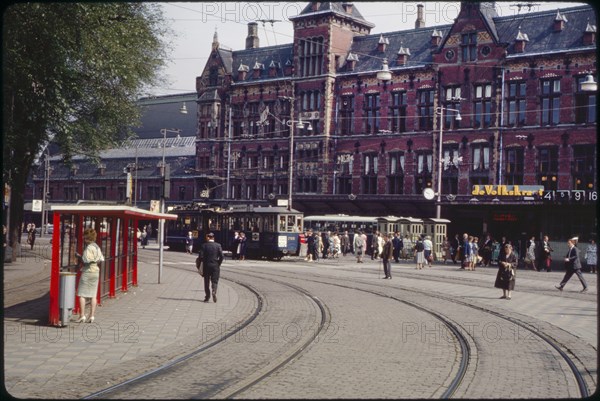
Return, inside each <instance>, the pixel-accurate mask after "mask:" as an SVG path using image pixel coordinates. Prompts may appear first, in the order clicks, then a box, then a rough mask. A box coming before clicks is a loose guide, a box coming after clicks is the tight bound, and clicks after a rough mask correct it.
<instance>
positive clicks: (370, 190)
mask: <svg viewBox="0 0 600 401" xmlns="http://www.w3.org/2000/svg"><path fill="white" fill-rule="evenodd" d="M377 170H378V165H377V154H366V155H364V158H363V176H362V193H363V194H372V195H375V194H377Z"/></svg>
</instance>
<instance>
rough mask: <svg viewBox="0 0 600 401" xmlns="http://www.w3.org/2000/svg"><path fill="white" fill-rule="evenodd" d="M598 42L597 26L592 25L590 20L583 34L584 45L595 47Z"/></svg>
mask: <svg viewBox="0 0 600 401" xmlns="http://www.w3.org/2000/svg"><path fill="white" fill-rule="evenodd" d="M595 42H596V25H592V24H590V21H589V20H588V22H587V26H586V27H585V31H584V32H583V44H584V45H585V46H589V45H593V44H594V43H595Z"/></svg>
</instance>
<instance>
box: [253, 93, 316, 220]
mask: <svg viewBox="0 0 600 401" xmlns="http://www.w3.org/2000/svg"><path fill="white" fill-rule="evenodd" d="M292 93H293V92H292ZM281 98H282V99H284V100H289V101H290V103H291V107H290V116H291V118H290V119H289V120H287V121H282V120H280V119H279V118H277V116H275V115H273V114H272V113H271V112H270V111H269V107H268V106H267V107H266V108H265V110H264V111H263V112H262V113H261V116H260V121H259V122H258V124H261V125H262V124H265V122H266V120H267V117H268V116H271V117H273V118H274V119H275V120H277V121H278V122H279V123H280V124H283V125H286V126H288V127H290V161H289V174H288V175H289V177H288V210H292V188H293V185H294V178H293V175H294V125H296V128H299V129H303V128H306V129H307V130H308V131H312V125H311V124H310V122H308V121H306V122H304V121H302V119H300V120H294V119H293V118H294V96H293V95H292V96H291V97H281ZM305 124H306V125H305Z"/></svg>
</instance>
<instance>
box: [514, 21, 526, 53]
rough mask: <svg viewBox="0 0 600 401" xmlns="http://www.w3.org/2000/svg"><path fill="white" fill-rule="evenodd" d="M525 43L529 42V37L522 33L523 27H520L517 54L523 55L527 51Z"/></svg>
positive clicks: (516, 47) (516, 41) (516, 46)
mask: <svg viewBox="0 0 600 401" xmlns="http://www.w3.org/2000/svg"><path fill="white" fill-rule="evenodd" d="M525 42H529V37H528V36H527V34H526V33H523V32H521V27H519V33H517V37H516V38H515V52H517V53H523V52H524V51H525Z"/></svg>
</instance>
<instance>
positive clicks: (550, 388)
mask: <svg viewBox="0 0 600 401" xmlns="http://www.w3.org/2000/svg"><path fill="white" fill-rule="evenodd" d="M38 244H39V246H40V247H39V248H38V249H36V250H35V251H34V252H29V251H24V252H23V255H22V256H21V257H20V258H19V260H17V262H15V263H11V264H6V265H5V266H4V342H3V344H4V363H5V365H4V373H5V374H4V380H5V383H4V384H5V388H6V390H7V391H8V392H9V393H10V394H11V395H13V396H16V397H22V398H48V397H50V398H80V397H83V396H85V395H87V394H90V393H92V392H95V391H99V390H101V389H102V388H105V387H107V386H109V385H111V384H114V383H116V382H119V381H123V380H125V379H127V378H130V377H133V376H135V375H137V374H139V373H142V372H144V371H147V370H149V369H153V368H155V367H157V366H160V365H162V364H164V363H165V362H167V361H170V360H173V359H174V358H178V357H180V356H182V355H185V354H186V353H189V352H191V351H192V350H195V349H197V348H198V347H200V346H202V345H203V344H207V343H208V342H210V341H213V340H214V339H215V338H216V337H218V336H219V335H221V334H222V333H223V328H231V327H235V326H236V325H239V324H240V322H243V321H245V320H246V319H248V318H249V317H250V316H251V315H252V314H253V313H254V312H255V311H256V308H257V307H258V301H257V298H256V296H255V295H254V294H252V293H251V292H250V291H249V290H248V289H247V288H245V287H243V286H241V285H238V284H236V282H234V281H231V280H235V281H239V282H247V283H248V284H251V285H252V286H254V287H256V288H257V290H259V293H261V294H264V296H265V298H266V299H267V303H266V304H265V305H268V308H267V309H265V311H268V312H269V313H268V314H265V315H264V316H261V318H263V319H267V320H262V321H257V322H256V323H255V324H254V326H252V325H251V327H252V328H250V326H249V328H248V330H254V331H246V332H242V333H240V334H239V335H238V337H237V340H238V341H237V343H236V342H235V339H236V338H235V337H232V338H230V339H229V340H228V341H225V342H223V343H221V344H219V345H218V346H216V347H215V348H214V350H213V351H211V352H206V353H203V354H202V357H201V358H199V359H198V360H197V361H196V362H194V361H192V360H190V361H189V362H186V364H188V365H185V366H187V367H188V369H189V370H191V371H193V372H205V373H202V374H199V373H198V375H197V376H198V377H197V380H196V382H195V383H194V382H186V381H184V380H183V379H181V380H180V381H181V383H178V380H177V379H175V380H169V381H165V380H161V381H160V383H162V385H163V387H165V383H172V384H170V385H168V386H166V388H167V389H169V388H170V389H171V390H172V392H171V393H169V394H170V397H169V398H178V397H179V398H190V396H191V395H194V396H195V397H201V398H206V397H215V398H222V397H227V396H228V395H230V394H233V391H234V390H235V389H237V388H241V386H242V385H243V384H245V383H248V382H249V381H250V380H251V379H253V378H254V377H259V376H260V375H261V374H263V373H265V372H268V371H269V369H270V368H271V367H272V366H274V364H275V361H279V360H282V358H283V359H284V358H285V357H287V356H289V355H290V354H291V353H292V352H294V350H295V349H296V348H297V347H295V346H296V345H297V344H300V343H302V342H303V341H304V340H305V339H306V338H308V337H306V335H308V334H309V333H308V332H304V333H303V335H302V336H301V337H299V339H301V340H302V341H297V342H293V341H290V338H291V337H290V336H292V335H293V334H292V333H293V332H292V331H290V330H291V329H290V328H291V327H294V328H298V327H299V328H301V329H307V330H308V331H309V332H310V331H311V330H313V327H314V324H315V322H316V321H317V320H319V319H320V317H319V312H318V310H317V307H316V305H315V303H314V302H312V301H310V300H309V298H307V297H306V296H300V295H298V294H294V291H293V290H292V289H290V288H287V289H284V288H282V287H280V286H279V287H278V285H277V284H274V283H273V282H271V284H267V283H268V281H265V280H267V279H269V278H270V279H272V280H276V281H281V282H285V283H290V284H293V285H296V286H299V287H302V288H304V289H305V290H306V291H308V292H310V293H311V294H313V295H316V296H317V298H318V299H319V300H320V301H322V302H323V303H324V304H325V305H326V308H327V311H328V314H329V323H328V326H327V329H326V330H325V331H324V332H323V335H322V336H321V337H320V338H319V339H318V341H316V342H314V343H312V344H311V345H310V346H309V347H307V349H306V350H303V351H302V352H301V353H300V354H299V355H298V357H297V358H295V359H294V360H293V361H291V362H290V363H288V364H287V365H285V367H284V368H283V369H279V370H277V371H276V372H274V373H273V374H272V375H270V376H268V377H266V378H265V379H264V380H262V381H261V382H259V383H258V384H257V385H255V386H253V387H251V388H249V389H248V390H247V391H245V392H243V393H240V394H239V395H236V396H239V397H242V398H339V397H345V398H357V397H358V398H415V397H432V398H436V397H439V396H440V394H441V392H442V391H443V390H444V388H445V387H446V386H447V385H448V383H449V381H450V380H451V378H452V377H453V375H454V374H455V372H456V364H457V358H458V355H459V350H458V349H457V346H456V344H455V343H454V342H453V341H450V342H449V341H448V340H447V339H444V340H439V339H438V338H437V337H435V335H433V339H434V340H431V338H432V335H431V334H427V330H428V329H430V327H431V326H433V327H441V326H439V325H440V322H439V321H437V320H436V319H435V318H434V317H433V316H430V315H426V314H425V313H424V312H422V311H419V310H417V309H415V308H412V307H410V306H409V305H407V304H403V303H401V302H397V301H394V300H393V299H392V298H391V297H396V298H402V299H405V300H408V301H410V302H415V303H419V304H420V305H423V306H424V307H427V308H435V309H438V310H439V311H440V313H442V314H444V315H445V316H448V317H449V318H450V319H451V320H452V321H453V322H456V323H457V324H458V325H459V326H460V327H463V328H466V329H465V331H466V332H467V334H468V336H467V337H468V339H469V341H470V344H471V347H472V348H473V350H474V354H473V355H472V356H471V363H470V368H469V370H468V371H467V375H466V376H465V381H466V382H468V383H471V384H470V385H463V386H462V387H459V389H458V390H457V393H456V396H458V397H465V398H519V397H521V398H529V397H531V398H539V397H550V398H556V397H576V396H577V394H576V392H575V391H576V390H575V388H576V387H575V386H574V383H573V379H572V375H569V374H568V373H564V372H565V371H566V370H565V369H566V368H565V366H564V362H563V361H561V360H560V358H558V356H557V354H556V353H555V352H554V351H552V350H551V349H549V347H548V346H545V345H543V344H541V343H540V342H539V341H538V340H536V339H534V338H532V336H531V335H530V333H529V332H526V331H519V330H521V329H519V328H517V327H516V326H514V325H511V323H509V322H506V321H501V320H499V318H498V317H493V316H492V315H489V314H487V315H486V314H485V313H484V312H482V311H479V312H476V311H474V310H473V309H472V308H471V309H469V307H468V306H467V305H475V306H477V307H479V308H483V309H488V310H491V311H495V312H497V313H501V314H503V315H506V316H510V317H514V318H515V319H518V320H519V321H522V322H526V323H527V324H529V325H530V326H531V327H534V328H535V329H536V330H539V331H540V332H544V333H549V334H550V335H551V337H552V338H554V339H556V340H557V341H558V342H560V343H561V344H562V345H563V347H565V348H566V349H569V350H570V352H572V353H573V354H575V355H576V358H575V362H576V364H577V365H578V366H579V367H580V370H582V371H584V372H585V371H586V370H587V375H586V381H587V384H588V387H589V388H590V390H591V392H593V391H595V389H596V385H597V370H596V367H597V329H598V325H597V304H598V302H597V297H598V293H597V278H596V277H595V276H593V275H590V274H586V278H587V280H588V283H589V284H590V291H589V292H588V293H586V294H580V293H579V292H578V291H579V289H580V284H579V283H578V282H577V281H576V279H572V280H571V282H569V284H568V285H567V287H566V288H565V290H564V291H563V292H558V291H557V290H556V289H554V285H555V284H557V283H558V282H559V281H560V279H561V278H562V275H563V273H562V272H551V273H545V272H544V273H538V272H534V271H519V272H518V277H517V284H516V291H515V292H514V294H513V299H512V300H511V301H505V300H500V299H498V298H499V296H500V295H501V291H500V290H497V289H494V288H493V282H494V278H495V274H496V268H495V267H490V268H479V269H477V270H476V271H474V272H468V271H464V270H460V269H458V268H457V267H456V266H454V265H441V264H440V265H435V266H434V267H433V268H430V269H425V270H419V271H418V270H415V269H414V265H413V264H412V263H406V262H402V263H400V264H393V266H392V272H393V276H394V278H393V279H392V280H381V279H380V278H379V277H382V276H383V274H382V270H381V263H379V262H377V261H370V260H367V261H366V263H364V264H361V265H358V264H356V263H355V260H354V259H353V258H352V257H350V256H348V257H346V258H341V259H336V260H322V261H321V262H318V263H308V262H304V261H302V260H298V259H285V260H283V261H282V262H266V261H244V262H239V261H230V260H227V261H226V262H225V263H224V265H223V269H222V279H221V286H220V290H219V291H220V297H219V302H218V303H216V304H214V303H212V302H211V303H208V304H205V303H203V302H201V300H202V298H203V295H204V294H203V289H202V284H201V280H200V278H199V276H198V275H197V273H196V272H195V268H194V257H193V256H190V255H186V254H183V253H177V252H166V253H165V266H164V270H163V278H164V279H163V282H162V283H161V284H157V282H156V281H157V259H158V253H157V249H156V247H152V246H151V247H149V248H147V249H143V250H142V249H140V258H139V260H140V263H139V266H140V270H139V286H138V287H135V288H133V289H131V290H130V291H129V292H128V293H125V294H119V296H118V297H117V298H116V299H107V300H104V301H103V305H102V307H100V308H99V310H98V312H97V316H96V317H97V321H96V322H95V323H93V324H77V323H72V324H70V325H69V326H68V327H66V328H62V329H58V328H53V327H48V326H47V325H46V324H45V321H46V318H47V312H48V304H47V295H46V293H47V291H48V281H47V280H48V275H49V264H48V262H47V260H46V261H44V260H45V259H44V257H43V256H44V251H43V249H44V246H45V245H44V242H43V239H40V241H38ZM36 251H37V253H36ZM40 254H41V257H40V256H39V255H40ZM36 255H38V256H36ZM285 276H288V277H287V278H286V277H285ZM261 277H262V279H261ZM319 281H321V282H319ZM332 283H333V284H336V283H337V284H339V286H337V287H336V286H334V285H331V284H332ZM344 286H345V287H349V286H358V288H360V289H363V290H365V291H366V290H368V291H372V292H373V291H374V292H380V293H382V295H376V294H373V293H369V292H365V291H357V290H352V289H350V288H345V287H344ZM428 294H429V295H432V296H433V295H436V296H437V298H436V297H429V296H427V295H428ZM383 295H385V296H383ZM269 300H270V301H269ZM451 301H452V302H451ZM454 301H456V302H460V303H462V304H463V305H462V306H461V305H460V304H456V303H454ZM265 324H268V326H265ZM428 325H429V326H428ZM257 327H262V328H263V329H264V328H265V327H269V328H271V329H273V328H276V327H279V328H283V327H286V328H287V330H288V331H287V332H285V333H284V332H283V331H281V332H277V331H274V332H275V333H278V335H279V337H278V339H277V340H275V339H274V338H267V337H261V338H260V340H264V339H267V341H266V342H265V341H251V340H252V339H253V337H249V338H246V337H243V336H244V335H246V336H250V335H252V334H254V335H255V336H256V329H257ZM308 328H310V329H308ZM415 330H416V331H415ZM469 330H470V331H469ZM494 330H495V331H494ZM423 333H425V335H424V336H425V337H423V338H425V341H424V340H423V338H422V336H421V334H423ZM240 336H242V337H240ZM286 336H287V337H286ZM494 336H496V337H494ZM498 336H500V337H499V339H498V338H497V337H498ZM515 336H516V337H515ZM294 338H295V337H294ZM240 339H244V341H240ZM238 361H239V363H238ZM424 362H426V363H424ZM194 364H196V365H194ZM213 366H214V367H215V369H211V367H213ZM474 369H476V370H477V372H475V371H474ZM498 369H501V370H502V371H503V372H510V373H506V374H505V375H501V376H498V375H496V374H494V372H498ZM206 372H210V373H206ZM219 372H220V373H219ZM82 375H84V377H85V378H84V379H82V377H81V376H82ZM218 377H221V378H227V380H221V381H219V380H217V378H218ZM475 379H476V380H475ZM500 379H506V380H510V381H508V383H510V385H509V386H507V385H506V384H505V382H502V380H500ZM81 383H84V384H83V385H82V384H81ZM160 387H161V386H160V385H157V386H154V385H151V384H148V385H147V388H148V389H155V390H156V391H154V392H152V391H150V392H149V393H148V395H147V396H143V394H142V393H140V392H132V393H130V394H128V395H127V396H124V395H120V397H119V398H162V397H158V396H157V394H158V393H157V391H158V390H157V389H159V388H160ZM502 389H504V390H502ZM179 390H181V391H179Z"/></svg>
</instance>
